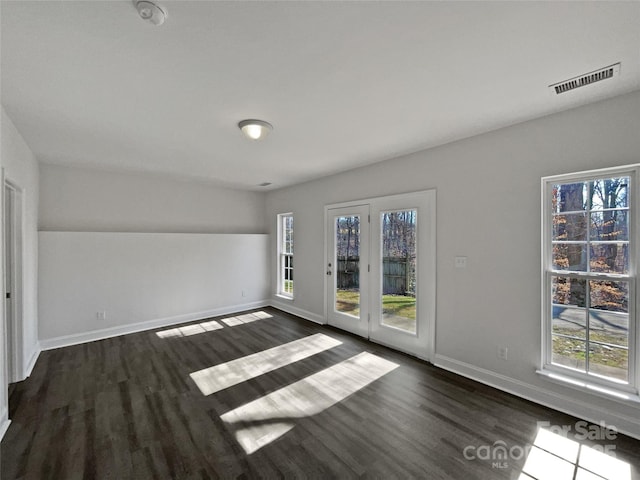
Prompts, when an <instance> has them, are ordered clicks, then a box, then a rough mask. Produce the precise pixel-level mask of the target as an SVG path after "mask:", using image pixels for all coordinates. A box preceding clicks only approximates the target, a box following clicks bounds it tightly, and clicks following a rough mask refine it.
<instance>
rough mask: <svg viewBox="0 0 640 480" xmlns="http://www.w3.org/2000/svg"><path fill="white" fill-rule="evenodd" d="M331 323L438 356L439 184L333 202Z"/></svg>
mask: <svg viewBox="0 0 640 480" xmlns="http://www.w3.org/2000/svg"><path fill="white" fill-rule="evenodd" d="M326 219H327V224H326V232H327V257H326V258H327V264H326V275H327V276H326V278H327V322H328V323H329V324H330V325H333V326H336V327H338V328H342V329H344V330H348V331H350V332H352V333H355V334H358V335H361V336H363V337H366V338H369V339H371V340H373V341H375V342H377V343H381V344H384V345H388V346H390V347H393V348H396V349H398V350H401V351H404V352H407V353H410V354H413V355H416V356H418V357H421V358H425V359H430V355H431V352H433V342H434V338H435V333H434V323H435V191H425V192H416V193H411V194H404V195H394V196H390V197H380V198H374V199H369V200H366V201H362V202H356V203H355V204H354V205H339V206H338V205H335V206H328V207H326Z"/></svg>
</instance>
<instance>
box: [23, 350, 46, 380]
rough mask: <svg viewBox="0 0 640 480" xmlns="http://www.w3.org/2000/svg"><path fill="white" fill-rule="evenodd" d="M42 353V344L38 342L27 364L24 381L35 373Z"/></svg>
mask: <svg viewBox="0 0 640 480" xmlns="http://www.w3.org/2000/svg"><path fill="white" fill-rule="evenodd" d="M40 352H42V348H41V347H40V343H39V342H37V343H36V344H35V345H34V348H33V351H32V352H31V357H30V358H29V360H28V361H27V363H26V365H25V369H24V371H23V372H22V375H23V378H22V380H24V379H26V378H28V377H30V376H31V372H33V367H35V366H36V362H37V361H38V358H39V357H40Z"/></svg>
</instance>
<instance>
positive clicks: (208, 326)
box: [156, 320, 223, 338]
mask: <svg viewBox="0 0 640 480" xmlns="http://www.w3.org/2000/svg"><path fill="white" fill-rule="evenodd" d="M221 328H223V327H222V325H220V324H219V323H218V322H216V321H215V320H211V321H209V322H202V323H194V324H192V325H185V326H184V327H176V328H171V329H169V330H163V331H161V332H156V335H157V336H159V337H160V338H173V337H190V336H191V335H197V334H199V333H205V332H212V331H214V330H220V329H221Z"/></svg>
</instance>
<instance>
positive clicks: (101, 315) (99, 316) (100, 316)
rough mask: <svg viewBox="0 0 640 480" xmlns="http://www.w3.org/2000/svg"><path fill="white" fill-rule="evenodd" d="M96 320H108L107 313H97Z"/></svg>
mask: <svg viewBox="0 0 640 480" xmlns="http://www.w3.org/2000/svg"><path fill="white" fill-rule="evenodd" d="M96 318H97V319H98V320H106V319H107V312H105V311H101V312H96Z"/></svg>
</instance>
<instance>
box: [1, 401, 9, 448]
mask: <svg viewBox="0 0 640 480" xmlns="http://www.w3.org/2000/svg"><path fill="white" fill-rule="evenodd" d="M10 424H11V420H9V411H8V410H7V409H6V408H5V409H3V411H2V415H0V440H2V438H3V437H4V434H5V433H7V430H8V429H9V425H10Z"/></svg>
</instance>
